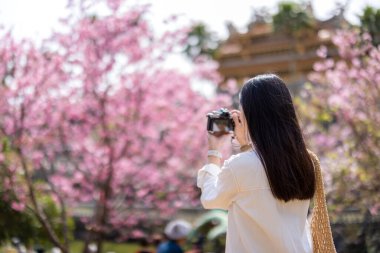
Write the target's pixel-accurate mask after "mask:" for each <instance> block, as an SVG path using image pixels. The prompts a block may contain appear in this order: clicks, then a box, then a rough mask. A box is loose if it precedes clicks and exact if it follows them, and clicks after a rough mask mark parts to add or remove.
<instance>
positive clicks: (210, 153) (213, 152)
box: [207, 149, 222, 159]
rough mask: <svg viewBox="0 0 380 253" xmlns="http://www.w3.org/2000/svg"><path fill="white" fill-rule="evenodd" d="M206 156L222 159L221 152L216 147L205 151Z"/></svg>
mask: <svg viewBox="0 0 380 253" xmlns="http://www.w3.org/2000/svg"><path fill="white" fill-rule="evenodd" d="M207 157H217V158H219V159H222V153H220V152H219V151H218V150H216V149H209V150H208V151H207Z"/></svg>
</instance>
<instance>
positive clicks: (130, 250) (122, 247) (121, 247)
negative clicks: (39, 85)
mask: <svg viewBox="0 0 380 253" xmlns="http://www.w3.org/2000/svg"><path fill="white" fill-rule="evenodd" d="M138 249H139V245H138V244H135V243H114V242H104V243H103V253H107V252H114V253H135V252H136V251H137V250H138ZM82 250H83V242H82V241H74V242H71V244H70V253H82ZM3 252H5V247H2V246H1V245H0V253H3ZM46 253H50V250H47V251H46Z"/></svg>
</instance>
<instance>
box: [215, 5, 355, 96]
mask: <svg viewBox="0 0 380 253" xmlns="http://www.w3.org/2000/svg"><path fill="white" fill-rule="evenodd" d="M343 12H344V11H343V10H342V11H340V12H339V13H338V14H337V15H335V16H333V17H332V18H330V19H329V20H326V21H318V20H316V21H315V23H314V24H313V27H312V28H310V29H304V30H302V31H301V32H298V33H293V34H289V33H285V32H281V31H280V32H275V31H274V29H273V25H272V23H270V22H266V21H265V20H264V18H262V17H260V16H259V15H258V14H256V15H255V16H256V17H255V20H256V21H255V22H252V23H251V24H250V25H249V26H248V31H247V32H245V33H239V32H238V31H237V30H236V29H235V28H234V27H233V25H232V24H229V25H227V27H228V30H229V37H228V39H227V40H226V41H224V42H223V43H222V44H221V46H220V47H219V50H218V55H217V61H218V62H219V64H220V67H219V71H220V73H221V74H222V76H223V77H224V78H225V80H227V79H229V78H235V79H237V80H238V81H239V83H241V82H242V81H243V80H244V79H246V78H249V77H252V76H255V75H258V74H263V73H275V74H278V75H279V76H281V77H282V78H283V79H284V80H285V81H286V82H287V83H288V84H289V87H290V88H291V90H292V91H293V92H296V91H297V89H298V87H300V86H301V85H302V84H303V83H304V82H305V81H306V80H307V75H308V73H309V72H310V71H312V69H313V64H314V63H315V62H316V61H318V59H319V58H318V56H317V54H316V51H317V49H318V48H319V47H320V46H321V45H325V46H326V47H327V48H328V54H329V56H333V57H335V56H336V55H337V52H336V49H335V48H334V46H333V44H332V41H331V40H332V34H333V32H334V31H335V30H336V29H338V28H342V27H346V26H348V25H349V24H348V22H347V21H346V20H345V19H344V17H343ZM258 16H259V17H258Z"/></svg>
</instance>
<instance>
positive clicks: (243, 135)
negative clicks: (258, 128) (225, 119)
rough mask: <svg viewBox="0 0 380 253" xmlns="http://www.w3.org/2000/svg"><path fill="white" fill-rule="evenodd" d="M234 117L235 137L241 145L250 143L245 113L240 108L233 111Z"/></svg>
mask: <svg viewBox="0 0 380 253" xmlns="http://www.w3.org/2000/svg"><path fill="white" fill-rule="evenodd" d="M231 115H232V119H233V121H234V122H235V130H234V133H235V138H236V140H237V141H238V142H239V144H240V146H241V147H242V146H244V145H248V144H249V140H248V127H247V122H246V120H245V118H244V116H243V114H242V113H241V112H240V111H238V110H233V111H231Z"/></svg>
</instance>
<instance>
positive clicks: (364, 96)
mask: <svg viewBox="0 0 380 253" xmlns="http://www.w3.org/2000/svg"><path fill="white" fill-rule="evenodd" d="M333 42H334V44H335V45H336V47H337V50H338V52H339V56H340V59H339V60H334V59H332V58H329V57H328V55H329V52H328V51H327V49H326V48H325V47H322V48H320V49H319V51H318V54H319V56H320V57H322V59H323V60H322V61H321V62H319V63H317V64H315V66H314V69H315V71H314V73H312V74H311V75H310V78H311V80H312V81H313V83H314V85H311V84H308V85H307V86H306V90H305V91H304V92H303V96H304V98H305V99H306V101H307V103H303V104H302V103H301V104H300V109H301V111H302V112H303V113H302V115H303V118H304V121H305V122H304V123H305V125H306V127H305V128H306V132H307V133H308V134H309V135H310V136H311V137H312V142H313V146H314V148H315V149H317V150H318V151H319V153H320V154H321V155H322V156H323V157H324V158H325V159H324V160H325V166H324V167H325V169H326V171H327V172H328V174H327V176H328V177H327V179H328V183H329V195H328V201H329V204H330V205H329V206H330V207H331V209H332V211H333V212H332V213H335V214H336V215H338V214H339V213H340V212H341V211H343V210H345V209H347V208H358V209H361V210H362V211H366V210H369V211H370V212H371V213H372V214H376V213H378V212H379V210H380V196H379V194H378V191H379V189H380V184H379V180H378V178H379V176H380V170H379V167H380V145H379V144H380V132H379V125H380V110H379V106H380V49H379V48H378V47H375V46H373V45H372V43H371V38H370V36H369V35H368V34H364V35H360V34H359V33H358V32H355V31H341V32H338V33H337V35H336V36H335V37H334V40H333Z"/></svg>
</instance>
